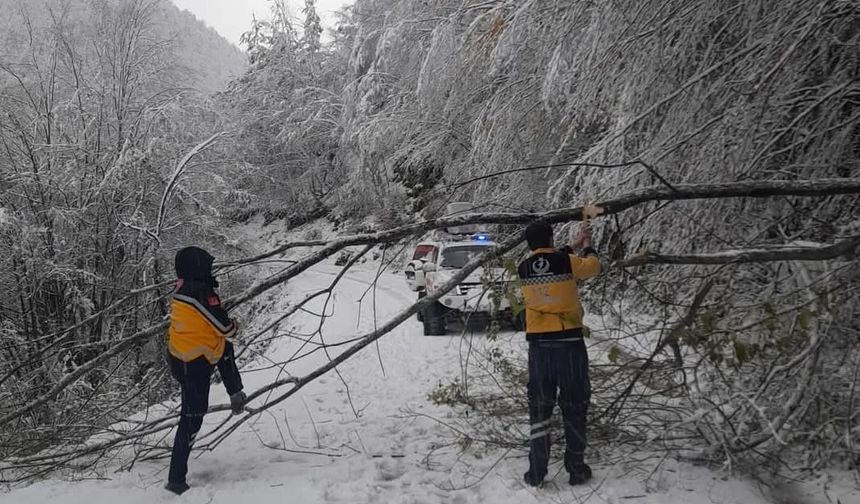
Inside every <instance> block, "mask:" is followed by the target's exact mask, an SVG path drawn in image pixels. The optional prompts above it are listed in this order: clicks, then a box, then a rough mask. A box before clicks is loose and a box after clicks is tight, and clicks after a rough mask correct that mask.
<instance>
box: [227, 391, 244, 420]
mask: <svg viewBox="0 0 860 504" xmlns="http://www.w3.org/2000/svg"><path fill="white" fill-rule="evenodd" d="M247 402H248V396H247V395H246V394H245V391H244V390H240V391H238V392H236V393H235V394H233V395H231V396H230V407H232V408H233V414H234V415H238V414H240V413H242V411H243V410H244V409H245V403H247Z"/></svg>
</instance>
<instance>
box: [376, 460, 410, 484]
mask: <svg viewBox="0 0 860 504" xmlns="http://www.w3.org/2000/svg"><path fill="white" fill-rule="evenodd" d="M376 469H377V471H378V474H377V477H378V479H379V480H381V481H394V480H396V479H398V478H400V477H401V476H403V475H404V474H406V467H404V464H403V463H402V462H400V461H399V460H380V461H378V462H376Z"/></svg>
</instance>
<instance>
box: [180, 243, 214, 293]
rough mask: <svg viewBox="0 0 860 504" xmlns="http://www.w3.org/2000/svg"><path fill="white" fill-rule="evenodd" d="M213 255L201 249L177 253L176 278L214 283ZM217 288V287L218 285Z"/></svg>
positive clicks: (187, 248)
mask: <svg viewBox="0 0 860 504" xmlns="http://www.w3.org/2000/svg"><path fill="white" fill-rule="evenodd" d="M214 260H215V258H214V257H212V254H210V253H209V252H206V251H205V250H203V249H202V248H199V247H185V248H183V249H181V250H180V251H179V252H177V253H176V258H175V259H174V266H175V267H176V276H177V277H179V278H182V279H185V280H202V281H206V282H213V283H214V281H215V278H214V277H213V276H212V262H213V261H214ZM216 286H217V285H216Z"/></svg>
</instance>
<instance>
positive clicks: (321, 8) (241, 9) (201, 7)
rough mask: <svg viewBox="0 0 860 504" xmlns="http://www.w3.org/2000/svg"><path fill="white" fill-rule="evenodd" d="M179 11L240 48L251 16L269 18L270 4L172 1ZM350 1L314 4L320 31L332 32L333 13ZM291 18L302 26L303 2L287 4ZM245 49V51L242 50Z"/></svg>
mask: <svg viewBox="0 0 860 504" xmlns="http://www.w3.org/2000/svg"><path fill="white" fill-rule="evenodd" d="M173 3H175V4H176V5H178V6H179V8H180V9H186V10H189V11H191V12H193V13H194V15H195V16H197V17H198V18H199V19H202V20H203V21H204V22H205V23H206V24H208V25H209V26H211V27H212V28H215V29H216V30H218V33H220V34H221V35H223V36H224V38H226V39H227V40H229V41H230V42H233V43H234V44H236V45H239V37H240V36H241V35H242V33H244V32H246V31H248V28H250V26H251V16H252V15H256V16H257V18H258V19H259V18H268V17H269V13H270V12H271V11H270V9H269V5H270V2H269V0H173ZM352 3H353V0H317V13H318V14H319V16H320V18H321V19H322V23H323V28H331V27H332V25H333V23H334V16H333V15H332V13H333V12H334V11H335V10H337V9H339V8H340V7H342V6H344V5H348V4H352ZM287 5H289V6H290V9H291V13H292V15H293V16H294V17H295V18H296V20H297V21H298V22H299V26H301V24H302V21H303V20H304V17H303V16H302V8H303V7H304V5H305V3H304V0H287ZM243 49H244V48H243Z"/></svg>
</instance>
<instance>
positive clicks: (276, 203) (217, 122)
mask: <svg viewBox="0 0 860 504" xmlns="http://www.w3.org/2000/svg"><path fill="white" fill-rule="evenodd" d="M37 4H38V5H37ZM271 4H272V9H271V16H270V17H268V18H265V19H262V18H261V19H256V20H255V21H254V24H253V25H252V26H249V27H248V31H247V33H245V34H244V35H243V37H242V51H240V50H239V49H237V48H235V46H232V45H231V44H230V43H229V42H226V41H225V40H223V39H221V38H220V37H219V36H218V35H217V33H215V32H214V31H213V30H211V29H209V28H206V27H205V26H204V25H203V24H202V23H200V22H199V21H197V20H196V19H194V17H193V16H192V15H191V14H190V13H188V12H182V11H180V10H179V9H177V8H175V7H174V6H173V5H172V4H170V3H169V2H167V1H165V0H115V1H108V0H38V1H35V2H24V1H23V0H0V12H2V13H3V15H2V17H0V26H2V27H3V30H2V35H0V37H2V38H0V286H2V292H4V296H3V297H2V298H0V425H2V430H0V482H2V483H4V484H7V485H10V488H11V486H14V485H20V484H22V483H32V482H34V481H39V480H41V479H44V478H50V477H53V476H54V475H56V474H57V473H62V474H66V475H73V477H84V475H89V474H104V471H105V470H106V469H105V468H106V467H113V466H111V464H119V466H120V467H121V468H122V469H126V470H128V469H130V468H131V467H133V466H134V465H135V464H138V463H143V462H146V461H153V460H154V461H159V460H161V461H163V459H164V458H165V456H167V455H169V453H168V452H169V446H168V444H166V443H167V441H169V440H165V438H164V437H163V436H165V435H166V433H167V432H169V430H170V429H171V428H172V427H173V426H174V425H175V424H176V420H175V419H176V417H177V410H176V409H175V408H173V409H171V408H162V409H158V407H159V405H163V404H165V402H166V401H169V400H170V399H171V397H172V395H173V396H174V398H175V394H176V386H175V383H174V382H173V381H172V379H171V377H170V374H169V372H168V371H167V368H166V366H165V364H164V357H163V356H164V352H165V340H164V334H165V328H166V327H167V322H166V321H165V320H166V316H167V314H168V305H167V299H168V298H169V296H170V294H171V289H172V285H173V281H174V275H173V268H172V266H173V255H174V253H175V252H176V251H177V249H179V248H181V247H183V246H185V245H187V244H190V243H195V244H200V245H201V246H204V247H206V248H207V249H211V250H213V251H215V253H214V255H215V256H216V258H217V262H216V267H217V268H218V271H219V278H220V279H222V284H223V285H224V287H223V288H222V290H223V291H225V292H226V293H227V294H228V295H225V299H224V305H225V306H226V307H227V308H229V309H230V310H232V311H233V312H235V313H238V314H240V320H241V321H242V323H243V324H244V325H245V326H246V327H247V330H246V331H245V333H243V334H242V335H240V336H239V341H241V344H240V345H239V346H240V347H241V348H242V349H243V350H242V351H241V352H240V356H239V357H240V361H241V362H242V363H243V365H244V366H249V367H250V366H252V365H253V363H254V362H262V361H261V359H263V360H265V359H269V361H271V362H268V361H267V362H268V364H267V365H271V366H274V367H276V366H277V365H280V366H281V369H287V370H289V369H290V368H289V366H291V365H294V364H293V360H295V359H298V358H299V357H291V360H289V361H278V362H275V359H274V358H271V357H265V356H266V355H267V352H268V351H269V349H270V348H272V347H275V346H276V345H278V344H279V343H278V342H279V341H281V340H282V339H284V340H285V339H288V338H290V337H291V336H289V335H286V334H287V333H284V332H283V331H282V326H283V325H284V324H289V323H290V320H292V319H295V318H296V317H299V316H306V315H307V313H306V312H307V311H308V310H307V308H306V307H305V305H306V304H307V303H309V302H311V301H312V300H316V301H319V300H320V299H325V300H326V301H325V302H326V306H328V305H329V300H330V299H331V298H332V297H333V296H332V293H333V292H334V289H335V286H336V285H337V284H338V282H340V281H341V279H342V277H343V276H344V275H348V273H347V272H348V270H350V268H355V267H361V265H362V264H365V266H366V264H369V263H372V264H374V265H376V266H378V267H379V271H380V272H382V271H387V272H393V274H396V275H400V274H401V273H400V269H402V268H403V266H404V264H403V256H404V254H405V253H406V250H411V249H409V248H408V247H409V245H410V244H413V243H415V242H416V241H417V240H419V239H420V238H421V237H422V236H424V235H425V234H426V233H427V232H430V231H433V230H436V229H441V228H445V227H447V226H451V225H457V224H465V223H475V224H480V225H482V226H484V227H485V228H486V229H488V230H489V231H491V232H492V233H493V234H494V236H495V237H496V241H497V242H498V244H499V247H498V253H497V254H487V255H486V256H482V257H481V258H480V259H478V260H475V261H471V262H469V263H468V264H467V265H466V267H465V268H463V270H462V271H461V272H460V273H458V274H457V275H456V276H455V277H454V278H453V279H452V280H451V281H449V282H447V283H446V284H445V285H444V286H443V288H442V291H447V290H451V289H454V288H455V287H456V286H457V284H458V283H459V282H460V281H462V280H463V279H464V278H466V277H467V276H468V275H469V274H470V273H471V272H472V271H475V270H476V269H478V268H479V267H480V266H481V265H482V264H485V263H488V262H496V263H498V264H499V265H504V264H510V263H511V261H514V260H515V259H516V258H519V257H521V256H522V255H523V254H524V251H525V247H524V244H523V236H522V229H523V226H524V225H525V224H528V223H529V222H531V221H533V220H535V219H542V220H545V221H547V222H550V223H553V224H556V234H557V236H559V237H562V238H559V239H566V237H567V236H568V235H571V236H572V235H573V233H574V232H575V230H576V229H577V227H578V224H577V221H581V220H583V212H582V209H583V206H584V205H586V204H589V203H592V204H595V205H598V206H599V207H601V208H602V210H603V213H602V214H601V215H599V216H597V217H596V218H594V219H593V227H594V241H595V244H596V245H595V246H596V247H597V248H598V252H599V254H600V258H601V265H602V268H603V274H602V275H601V276H600V277H599V278H597V279H595V280H591V281H589V282H587V283H585V284H584V285H582V286H581V287H580V289H581V292H582V298H583V304H584V305H585V307H586V311H587V312H588V313H590V314H593V315H592V316H593V317H595V318H594V319H593V320H595V322H594V324H591V323H589V326H590V328H591V331H592V333H593V338H592V339H593V341H594V345H595V347H594V348H595V349H599V350H597V354H595V355H600V358H594V359H593V362H592V371H591V372H592V377H591V386H592V397H591V409H590V411H589V429H590V434H589V436H590V443H591V445H592V446H594V447H596V448H595V450H596V451H598V452H599V453H600V456H599V457H600V459H601V461H602V462H603V463H605V464H608V465H612V464H615V463H622V462H621V461H623V460H626V459H627V458H628V457H629V456H630V453H633V452H636V453H639V452H640V451H642V450H650V453H651V454H650V455H649V460H652V462H653V461H656V462H654V463H655V464H656V465H657V466H659V465H660V464H662V463H664V461H665V460H666V459H672V460H679V461H688V462H691V463H695V464H701V465H704V466H707V467H712V468H717V469H720V470H724V471H727V472H728V473H730V474H734V475H741V476H743V477H748V478H754V479H755V478H758V479H759V480H761V481H764V482H766V484H768V485H774V484H775V483H774V481H777V480H780V478H786V479H787V480H794V479H799V480H803V479H808V478H811V477H813V475H814V474H817V472H818V471H848V472H849V473H850V474H854V476H855V477H856V475H857V474H860V472H858V471H860V465H858V464H860V448H858V443H860V408H858V406H857V402H858V399H857V398H856V397H855V395H856V389H857V387H858V385H860V350H858V347H860V345H858V343H860V312H858V309H860V267H858V264H860V263H858V247H860V198H858V197H857V195H858V193H860V106H858V105H860V5H858V4H857V3H856V2H853V1H850V0H822V1H812V0H781V1H777V0H755V1H737V0H730V1H726V2H711V1H705V0H614V1H612V2H579V1H575V2H572V1H562V0H551V1H538V0H518V1H514V0H457V1H455V0H429V1H409V2H403V1H396V0H357V1H356V2H355V4H354V5H350V6H348V7H346V8H343V9H342V10H340V11H339V12H338V14H337V15H338V23H337V26H336V27H335V28H333V29H331V30H328V31H324V29H323V28H322V26H321V23H320V18H319V16H318V14H317V11H316V6H315V2H314V0H304V1H303V9H302V10H301V12H300V13H295V12H291V11H290V8H289V7H288V5H287V4H286V3H285V2H283V1H282V0H274V1H272V2H271ZM297 18H298V19H300V21H299V22H297V21H296V19H297ZM243 51H244V52H243ZM452 201H469V202H472V204H473V205H474V209H473V211H471V212H469V213H467V214H464V215H457V216H450V215H446V214H445V207H446V204H447V203H449V202H452ZM254 223H256V224H254ZM253 226H259V229H263V230H266V229H270V230H271V229H277V230H279V231H278V232H283V233H287V234H284V235H283V236H284V237H286V238H283V239H280V240H279V241H277V242H267V243H266V244H265V246H263V245H260V246H259V247H256V246H255V247H251V246H250V245H248V244H247V243H245V242H246V240H248V238H247V236H246V234H247V230H248V229H251V228H253V229H257V228H256V227H253ZM289 233H292V234H289ZM279 236H280V235H279ZM334 259H337V262H338V263H339V265H340V266H342V271H341V273H339V274H338V275H337V276H334V277H333V278H328V280H327V281H325V282H324V283H323V284H321V283H320V282H317V285H316V287H317V288H316V289H315V290H314V291H313V293H308V294H307V296H304V297H302V296H303V295H302V296H299V297H297V298H295V299H293V300H291V301H290V302H289V303H288V304H286V305H283V306H281V305H279V304H278V300H277V299H276V298H278V296H280V295H281V293H282V292H283V290H284V289H285V290H286V291H289V289H290V288H291V285H294V283H295V282H300V281H301V280H299V279H300V278H303V275H307V274H308V272H309V271H310V272H312V271H313V270H314V268H316V267H317V266H318V265H321V264H326V263H327V262H329V261H331V260H334ZM278 261H280V262H278ZM364 261H369V263H365V262H364ZM273 263H275V264H274V265H273ZM374 267H375V266H374ZM380 274H382V273H380ZM377 278H378V275H377ZM375 282H376V280H374V281H373V282H372V285H371V286H370V287H368V289H372V288H373V285H375ZM301 285H305V284H301ZM443 294H444V292H441V293H439V294H434V295H428V296H426V297H423V298H418V299H417V300H415V299H413V300H412V302H411V304H408V305H405V306H403V307H402V309H398V310H396V312H393V313H391V314H390V316H389V317H383V316H378V315H377V314H376V312H375V311H374V312H372V313H367V312H365V311H362V312H361V317H363V318H362V320H363V322H362V324H366V323H370V324H371V325H369V326H367V325H361V327H360V328H359V327H358V326H357V325H355V324H353V326H352V327H349V326H348V325H347V326H339V328H338V330H339V331H341V332H344V331H346V333H345V334H344V335H342V336H343V338H344V339H343V341H338V342H336V343H335V342H332V341H327V340H323V332H322V331H323V329H322V328H323V326H324V325H325V324H326V323H327V317H326V315H324V314H325V313H326V311H325V309H323V310H322V311H321V312H320V313H322V314H323V315H318V316H317V319H316V320H317V322H316V323H317V325H318V328H314V329H313V331H311V332H312V335H311V336H309V341H310V340H312V339H314V338H318V340H319V343H318V348H319V349H320V351H321V352H323V351H324V353H325V359H324V360H322V361H320V362H319V363H316V364H314V365H313V366H309V367H308V368H307V369H306V370H305V371H302V372H293V371H289V372H285V373H284V374H278V375H277V376H275V377H274V378H272V379H267V380H263V382H261V383H260V385H259V386H258V387H256V388H254V389H253V390H251V389H249V390H248V396H249V399H250V400H251V402H250V403H249V404H250V406H249V407H248V408H247V409H246V413H244V414H243V415H238V416H234V417H230V418H228V419H224V420H223V421H220V422H218V423H216V424H212V425H209V424H207V429H208V430H207V433H208V434H207V436H208V437H207V438H206V439H207V440H206V442H205V443H201V444H200V445H199V446H195V449H199V450H202V451H213V452H214V453H215V454H217V453H218V450H219V449H218V445H219V444H221V443H222V442H223V441H224V440H226V439H228V438H229V437H231V436H237V435H240V434H239V433H240V432H241V431H242V429H245V428H248V426H249V425H253V424H254V422H256V421H258V420H259V419H260V418H267V417H266V415H267V414H269V415H271V411H272V409H273V408H276V407H281V406H279V405H280V403H282V402H284V401H286V403H289V402H296V401H299V399H298V398H299V397H301V394H302V389H303V388H305V387H307V386H312V385H313V384H314V383H315V382H317V381H318V380H320V379H322V377H324V376H326V375H327V374H329V373H334V374H336V376H337V377H338V380H334V379H332V380H333V381H338V383H341V382H342V385H343V387H345V388H346V390H347V394H349V390H350V389H349V381H348V380H347V379H346V378H345V377H344V376H342V375H341V373H340V371H339V370H341V369H343V366H344V365H345V363H346V362H347V361H348V360H350V359H352V358H353V357H355V356H356V354H359V353H360V352H364V353H366V352H371V351H373V350H372V348H374V347H375V348H379V346H380V345H385V344H386V341H387V340H388V339H393V336H392V337H391V338H389V337H388V335H389V333H391V332H392V331H395V330H403V327H404V326H402V324H407V326H406V327H408V323H409V321H410V320H412V319H413V318H414V317H413V316H414V315H415V314H416V313H418V312H421V311H422V310H425V309H426V308H427V307H428V306H430V305H431V304H432V303H434V302H436V301H437V300H438V299H439V298H440V297H441V296H442V295H443ZM278 307H279V308H278ZM323 308H325V307H323ZM303 313H304V315H302V314H303ZM291 317H292V319H291ZM597 318H599V320H600V322H599V323H598V322H596V320H597ZM587 322H588V318H587ZM279 324H280V325H279ZM311 325H313V324H311ZM398 328H399V329H398ZM467 332H468V330H467V329H464V331H463V334H460V335H459V337H461V338H463V341H467V342H468V347H469V348H470V350H469V352H468V357H465V358H464V357H463V355H462V354H463V352H462V351H460V352H459V353H460V358H461V359H463V360H462V361H461V362H460V364H458V365H455V369H457V370H460V371H455V372H454V373H452V374H451V375H450V376H446V377H444V378H442V379H440V380H438V383H436V384H435V385H436V386H435V388H433V386H432V384H431V386H429V387H428V388H426V390H424V392H423V394H425V395H426V398H425V399H423V400H424V401H425V402H428V403H431V404H432V405H433V407H434V408H438V409H437V410H434V411H439V412H442V411H447V412H448V414H450V415H453V417H446V418H447V420H445V422H444V424H445V426H444V428H443V430H444V431H445V432H447V434H448V435H449V436H451V438H452V439H454V440H455V441H453V445H455V446H457V447H458V450H459V453H465V454H468V455H469V456H472V457H485V456H486V457H487V458H489V459H492V460H507V459H506V457H511V456H513V455H512V454H519V455H522V454H523V453H527V451H528V447H527V439H526V438H527V434H522V433H519V434H514V435H512V433H511V432H512V431H511V427H510V426H511V425H512V424H516V423H517V422H520V423H525V420H523V418H524V416H525V418H527V413H526V411H527V408H526V402H525V396H524V390H525V388H524V387H525V380H526V378H525V360H524V356H523V355H522V354H517V353H516V352H515V351H512V350H511V349H512V348H513V347H512V346H511V343H510V341H513V340H515V339H516V335H511V334H509V333H508V332H506V331H505V330H502V329H500V328H499V325H498V323H496V322H491V323H490V325H489V328H488V329H487V330H486V334H485V335H481V336H480V339H481V341H482V343H481V344H480V346H475V347H474V348H475V349H474V350H472V345H473V339H474V335H471V336H468V337H467V334H466V333H467ZM347 333H348V334H347ZM398 337H399V333H398ZM455 337H456V336H455ZM520 339H522V338H521V335H520ZM516 341H519V340H516ZM523 343H524V340H523ZM590 344H591V343H590ZM460 345H461V346H462V345H463V343H461V344H460ZM315 348H316V347H315ZM308 353H309V354H310V353H311V352H308ZM454 355H457V353H456V352H455V354H454ZM300 357H305V354H301V355H300ZM308 362H310V360H308ZM368 362H370V363H373V362H375V361H374V360H370V361H368ZM380 364H382V359H381V358H380ZM329 383H331V382H329ZM313 386H316V385H313ZM213 397H214V396H213ZM349 404H350V408H351V411H352V412H353V413H355V417H359V416H360V408H357V406H356V405H354V404H353V399H352V397H350V399H349ZM374 404H376V403H374ZM303 407H306V405H305V406H303ZM371 407H372V406H371ZM226 409H229V408H228V407H227V406H224V405H218V404H215V405H213V406H210V411H214V412H217V411H222V410H226ZM150 410H151V411H152V413H150ZM142 411H145V412H146V415H144V417H141V412H142ZM440 415H441V413H440ZM452 418H453V419H452ZM314 428H316V425H315V426H314ZM556 428H558V426H556ZM222 449H223V448H222ZM655 453H656V455H655ZM192 463H193V462H192ZM476 463H477V462H476ZM493 467H495V465H494V466H493ZM491 469H492V468H490V469H488V473H489V471H490V470H491ZM646 475H647V474H646ZM648 477H649V478H650V475H648ZM854 483H855V485H856V479H855V481H854ZM0 497H2V494H0ZM779 502H794V501H789V500H784V501H779ZM797 502H799V501H797ZM842 502H848V501H845V500H843V501H842Z"/></svg>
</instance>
